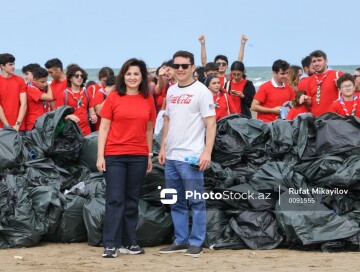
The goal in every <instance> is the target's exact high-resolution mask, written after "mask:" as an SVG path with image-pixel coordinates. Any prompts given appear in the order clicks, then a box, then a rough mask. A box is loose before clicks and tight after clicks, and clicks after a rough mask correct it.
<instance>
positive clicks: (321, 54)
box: [310, 50, 327, 60]
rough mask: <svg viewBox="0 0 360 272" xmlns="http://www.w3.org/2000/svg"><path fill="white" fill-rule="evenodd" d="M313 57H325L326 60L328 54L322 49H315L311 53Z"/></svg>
mask: <svg viewBox="0 0 360 272" xmlns="http://www.w3.org/2000/svg"><path fill="white" fill-rule="evenodd" d="M310 57H311V58H324V60H327V56H326V54H325V52H324V51H321V50H315V51H313V52H311V53H310Z"/></svg>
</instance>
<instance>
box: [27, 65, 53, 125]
mask: <svg viewBox="0 0 360 272" xmlns="http://www.w3.org/2000/svg"><path fill="white" fill-rule="evenodd" d="M48 76H49V73H48V71H47V70H46V69H44V68H42V67H38V68H35V69H34V70H32V77H33V79H32V86H28V88H27V91H26V94H27V113H26V118H25V120H26V121H25V129H26V130H32V129H33V126H34V124H35V121H36V119H37V118H39V117H40V116H41V115H43V114H44V113H46V112H48V111H49V109H50V105H49V103H48V102H49V101H52V100H53V94H52V90H51V87H48V88H47V91H46V87H47V86H48V83H47V79H48Z"/></svg>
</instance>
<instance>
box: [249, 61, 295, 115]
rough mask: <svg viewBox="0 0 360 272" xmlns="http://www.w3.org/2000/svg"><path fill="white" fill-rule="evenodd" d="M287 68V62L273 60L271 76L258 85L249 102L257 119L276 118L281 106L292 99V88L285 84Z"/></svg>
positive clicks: (293, 94)
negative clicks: (252, 98)
mask: <svg viewBox="0 0 360 272" xmlns="http://www.w3.org/2000/svg"><path fill="white" fill-rule="evenodd" d="M289 69H290V64H289V63H288V62H286V61H284V60H281V59H279V60H276V61H274V63H273V65H272V72H273V78H272V79H271V80H270V81H267V82H265V83H264V84H262V85H261V86H260V87H259V89H258V91H257V93H256V94H255V96H254V100H253V102H252V104H251V109H252V110H253V111H256V112H257V113H258V114H257V119H259V120H263V121H264V122H272V121H274V120H276V119H277V118H278V116H279V114H280V110H281V106H282V105H283V104H284V103H285V102H287V101H290V100H293V99H294V97H295V93H294V91H293V89H292V88H291V87H290V86H289V85H288V84H286V82H287V77H288V74H289Z"/></svg>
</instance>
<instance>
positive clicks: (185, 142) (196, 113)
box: [165, 81, 216, 161]
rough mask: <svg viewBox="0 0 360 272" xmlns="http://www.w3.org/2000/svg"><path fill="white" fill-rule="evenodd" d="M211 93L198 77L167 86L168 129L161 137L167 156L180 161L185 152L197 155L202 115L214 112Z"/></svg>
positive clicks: (201, 141)
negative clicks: (180, 85)
mask: <svg viewBox="0 0 360 272" xmlns="http://www.w3.org/2000/svg"><path fill="white" fill-rule="evenodd" d="M215 114H216V113H215V107H214V100H213V96H212V93H211V92H210V91H209V89H208V88H206V86H205V85H204V84H202V83H200V82H199V81H195V82H194V83H192V84H190V85H188V86H185V87H179V85H178V84H175V85H173V86H171V87H170V88H169V89H168V91H167V95H166V112H165V115H166V116H168V117H169V130H168V134H167V137H166V140H165V153H166V154H165V155H166V159H168V160H177V161H184V159H185V157H187V156H197V157H199V156H200V155H201V153H202V152H203V151H204V148H205V130H206V128H205V123H204V121H203V118H205V117H209V116H215Z"/></svg>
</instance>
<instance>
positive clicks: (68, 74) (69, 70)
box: [66, 64, 88, 87]
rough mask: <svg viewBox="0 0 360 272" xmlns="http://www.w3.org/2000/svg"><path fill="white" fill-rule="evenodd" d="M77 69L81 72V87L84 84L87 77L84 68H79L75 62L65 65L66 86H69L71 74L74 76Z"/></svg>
mask: <svg viewBox="0 0 360 272" xmlns="http://www.w3.org/2000/svg"><path fill="white" fill-rule="evenodd" d="M77 71H80V72H81V73H82V78H83V83H82V84H81V87H84V86H85V83H86V80H87V78H88V74H87V73H86V72H85V70H84V69H83V68H81V67H80V66H78V65H77V64H71V65H69V66H68V67H67V70H66V79H67V85H68V87H71V81H70V79H71V78H72V77H73V76H75V74H76V72H77Z"/></svg>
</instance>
